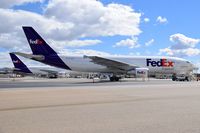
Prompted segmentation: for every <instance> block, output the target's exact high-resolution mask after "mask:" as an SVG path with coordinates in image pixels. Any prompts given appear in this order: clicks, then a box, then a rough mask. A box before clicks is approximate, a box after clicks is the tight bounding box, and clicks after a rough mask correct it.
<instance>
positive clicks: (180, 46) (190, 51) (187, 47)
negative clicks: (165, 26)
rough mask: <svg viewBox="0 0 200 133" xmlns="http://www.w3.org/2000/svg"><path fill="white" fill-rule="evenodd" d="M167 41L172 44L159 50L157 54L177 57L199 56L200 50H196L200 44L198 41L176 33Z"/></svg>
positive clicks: (199, 40)
mask: <svg viewBox="0 0 200 133" xmlns="http://www.w3.org/2000/svg"><path fill="white" fill-rule="evenodd" d="M169 40H170V41H171V42H173V43H174V44H172V45H171V46H169V47H168V48H164V49H160V50H159V54H166V55H170V56H179V57H183V56H197V55H200V49H198V48H196V45H197V44H198V43H200V39H194V38H190V37H187V36H185V35H183V34H180V33H177V34H173V35H171V36H170V38H169Z"/></svg>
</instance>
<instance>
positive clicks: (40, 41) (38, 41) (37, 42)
mask: <svg viewBox="0 0 200 133" xmlns="http://www.w3.org/2000/svg"><path fill="white" fill-rule="evenodd" d="M29 42H30V44H39V45H40V44H43V41H42V40H40V39H36V40H32V39H30V40H29Z"/></svg>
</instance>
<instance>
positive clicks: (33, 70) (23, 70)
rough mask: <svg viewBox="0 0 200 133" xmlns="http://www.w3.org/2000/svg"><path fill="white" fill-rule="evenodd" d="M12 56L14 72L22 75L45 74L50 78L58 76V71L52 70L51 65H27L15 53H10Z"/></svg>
mask: <svg viewBox="0 0 200 133" xmlns="http://www.w3.org/2000/svg"><path fill="white" fill-rule="evenodd" d="M10 58H11V60H12V62H13V65H14V68H13V69H12V70H13V72H14V73H16V74H21V75H26V76H27V75H30V76H33V75H34V76H35V75H45V76H46V77H48V78H57V75H58V72H57V71H55V70H51V69H50V68H49V67H48V68H47V67H27V66H26V65H25V64H24V63H23V62H22V60H20V59H19V58H18V57H17V56H16V55H15V54H14V53H10Z"/></svg>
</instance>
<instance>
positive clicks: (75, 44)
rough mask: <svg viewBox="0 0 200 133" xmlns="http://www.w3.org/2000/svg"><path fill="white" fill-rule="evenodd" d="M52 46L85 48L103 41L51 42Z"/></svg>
mask: <svg viewBox="0 0 200 133" xmlns="http://www.w3.org/2000/svg"><path fill="white" fill-rule="evenodd" d="M49 42H51V43H52V44H56V46H57V47H58V46H59V47H61V48H63V47H84V46H92V45H97V44H100V43H101V40H72V41H54V40H50V41H49Z"/></svg>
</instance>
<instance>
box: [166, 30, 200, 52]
mask: <svg viewBox="0 0 200 133" xmlns="http://www.w3.org/2000/svg"><path fill="white" fill-rule="evenodd" d="M170 41H171V42H173V43H175V44H174V45H172V48H173V49H185V48H189V47H192V48H194V47H195V46H196V45H197V44H198V43H200V39H194V38H190V37H187V36H185V35H183V34H180V33H177V34H174V35H171V36H170Z"/></svg>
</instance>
